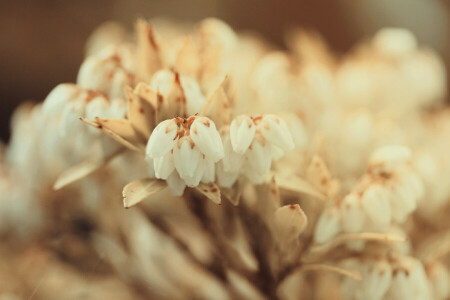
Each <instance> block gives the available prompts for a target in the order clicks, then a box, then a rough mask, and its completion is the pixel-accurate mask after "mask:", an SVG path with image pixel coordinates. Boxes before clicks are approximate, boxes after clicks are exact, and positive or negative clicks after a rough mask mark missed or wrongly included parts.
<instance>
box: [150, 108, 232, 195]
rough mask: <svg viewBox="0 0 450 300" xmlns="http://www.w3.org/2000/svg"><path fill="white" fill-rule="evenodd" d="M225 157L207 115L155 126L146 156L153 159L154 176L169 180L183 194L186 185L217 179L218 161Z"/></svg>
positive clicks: (212, 123) (171, 120) (179, 119)
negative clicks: (216, 167) (216, 165)
mask: <svg viewBox="0 0 450 300" xmlns="http://www.w3.org/2000/svg"><path fill="white" fill-rule="evenodd" d="M223 156H224V150H223V146H222V141H221V138H220V135H219V132H218V131H217V129H216V126H215V124H214V122H213V121H211V120H210V119H208V118H206V117H199V116H191V117H189V118H187V119H183V118H179V117H177V118H174V119H170V120H165V121H163V122H161V123H159V124H158V126H156V128H155V129H154V130H153V132H152V135H151V136H150V139H149V140H148V143H147V148H146V158H147V160H153V165H154V171H155V177H156V178H160V179H164V180H167V183H168V185H169V187H170V188H171V190H172V192H173V193H174V194H176V195H181V194H182V193H183V191H184V188H185V186H186V185H187V186H189V187H195V186H197V185H198V184H199V183H200V182H204V183H209V182H212V181H214V179H215V163H217V162H218V161H219V160H220V159H222V158H223Z"/></svg>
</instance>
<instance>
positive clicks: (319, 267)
mask: <svg viewBox="0 0 450 300" xmlns="http://www.w3.org/2000/svg"><path fill="white" fill-rule="evenodd" d="M300 270H301V271H302V272H307V271H327V272H333V273H337V274H341V275H344V276H347V277H350V278H352V279H354V280H357V281H361V280H362V277H361V274H360V273H359V272H358V271H356V270H352V269H344V268H341V267H336V266H331V265H325V264H309V265H304V266H302V267H301V268H300Z"/></svg>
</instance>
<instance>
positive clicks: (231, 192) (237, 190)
mask: <svg viewBox="0 0 450 300" xmlns="http://www.w3.org/2000/svg"><path fill="white" fill-rule="evenodd" d="M221 193H222V194H223V195H224V196H225V198H227V199H228V201H230V203H231V204H233V205H234V206H238V205H239V201H240V199H241V194H242V187H241V185H240V184H239V183H236V184H235V185H234V186H233V187H231V188H221Z"/></svg>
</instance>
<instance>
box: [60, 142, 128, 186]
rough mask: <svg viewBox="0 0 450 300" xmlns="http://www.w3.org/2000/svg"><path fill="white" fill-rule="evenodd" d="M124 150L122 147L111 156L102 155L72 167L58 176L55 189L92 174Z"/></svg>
mask: <svg viewBox="0 0 450 300" xmlns="http://www.w3.org/2000/svg"><path fill="white" fill-rule="evenodd" d="M123 151H124V149H123V148H121V149H119V150H117V151H116V152H114V153H112V154H111V155H109V156H106V157H101V158H98V159H95V160H92V159H89V160H86V161H83V162H82V163H80V164H78V165H75V166H73V167H71V168H70V169H68V170H66V171H64V172H63V173H61V174H60V175H59V176H58V178H57V179H56V181H55V183H54V184H53V189H54V190H55V191H57V190H59V189H62V188H63V187H65V186H67V185H69V184H71V183H73V182H76V181H78V180H80V179H82V178H84V177H86V176H88V175H90V174H92V173H93V172H95V171H96V170H98V169H100V168H101V167H103V166H105V165H106V164H108V163H109V162H110V161H111V160H112V159H114V158H115V157H117V156H118V155H120V154H121V153H123Z"/></svg>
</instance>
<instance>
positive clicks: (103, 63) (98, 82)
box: [77, 46, 135, 98]
mask: <svg viewBox="0 0 450 300" xmlns="http://www.w3.org/2000/svg"><path fill="white" fill-rule="evenodd" d="M134 81H135V76H134V57H133V53H132V52H131V49H130V47H127V46H122V47H117V46H113V47H107V48H105V49H103V50H102V51H100V52H99V53H97V54H96V55H92V56H89V57H88V58H86V59H85V60H84V62H83V64H82V65H81V67H80V70H79V72H78V77H77V84H78V85H79V86H80V87H82V88H85V89H90V90H98V91H101V92H103V93H105V94H107V95H108V96H109V97H111V98H117V97H123V96H124V92H123V87H124V86H127V85H129V86H132V85H134Z"/></svg>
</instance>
